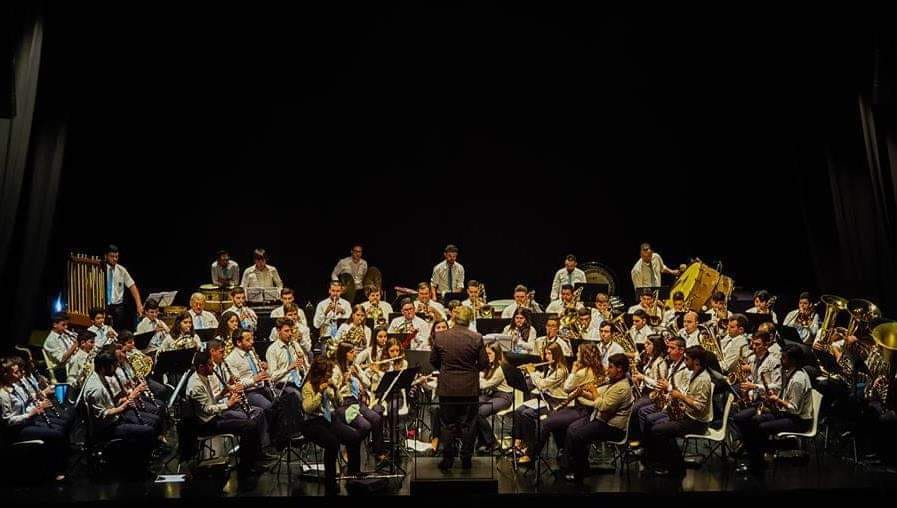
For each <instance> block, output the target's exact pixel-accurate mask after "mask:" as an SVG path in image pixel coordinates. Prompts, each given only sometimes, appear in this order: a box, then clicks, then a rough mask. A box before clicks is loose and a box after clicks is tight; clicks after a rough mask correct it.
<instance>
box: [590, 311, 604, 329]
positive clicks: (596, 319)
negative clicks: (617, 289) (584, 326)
mask: <svg viewBox="0 0 897 508" xmlns="http://www.w3.org/2000/svg"><path fill="white" fill-rule="evenodd" d="M590 310H591V311H592V321H591V325H590V328H591V327H592V326H595V327H597V328H599V329H600V328H601V324H602V323H604V316H602V315H601V311H600V310H598V309H590Z"/></svg>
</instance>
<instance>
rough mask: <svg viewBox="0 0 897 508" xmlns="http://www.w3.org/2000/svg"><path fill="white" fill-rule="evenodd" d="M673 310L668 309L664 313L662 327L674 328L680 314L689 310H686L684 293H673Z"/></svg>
mask: <svg viewBox="0 0 897 508" xmlns="http://www.w3.org/2000/svg"><path fill="white" fill-rule="evenodd" d="M672 298H673V308H672V309H667V310H665V311H664V312H663V322H662V323H661V325H662V326H665V327H667V326H672V325H673V324H674V323H675V322H676V318H677V317H679V314H682V313H684V312H685V311H687V310H688V309H686V308H685V295H684V294H682V291H676V292H675V293H673V297H672Z"/></svg>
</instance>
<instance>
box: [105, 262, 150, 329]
mask: <svg viewBox="0 0 897 508" xmlns="http://www.w3.org/2000/svg"><path fill="white" fill-rule="evenodd" d="M125 289H127V290H128V291H129V292H130V293H131V297H132V298H134V305H135V306H136V307H137V315H138V316H142V315H143V301H142V300H141V299H140V289H138V288H137V284H135V283H134V279H132V278H131V274H130V273H128V270H126V269H125V267H123V266H121V265H120V264H118V247H116V246H115V245H110V246H109V247H107V248H106V312H107V313H108V314H109V316H110V317H111V318H112V325H113V326H114V327H115V328H117V329H119V330H121V329H123V328H129V329H130V328H131V326H132V325H133V323H132V321H131V320H130V319H127V318H126V313H125V301H124V297H125Z"/></svg>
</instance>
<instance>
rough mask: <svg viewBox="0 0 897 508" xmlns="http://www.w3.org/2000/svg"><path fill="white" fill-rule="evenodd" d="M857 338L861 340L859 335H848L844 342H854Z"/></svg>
mask: <svg viewBox="0 0 897 508" xmlns="http://www.w3.org/2000/svg"><path fill="white" fill-rule="evenodd" d="M857 340H859V339H857V336H856V335H848V336H847V338H846V339H844V343H845V344H853V343H854V342H856V341H857Z"/></svg>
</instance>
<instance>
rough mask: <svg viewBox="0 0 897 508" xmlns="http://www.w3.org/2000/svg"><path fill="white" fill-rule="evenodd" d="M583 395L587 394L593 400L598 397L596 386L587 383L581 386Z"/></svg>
mask: <svg viewBox="0 0 897 508" xmlns="http://www.w3.org/2000/svg"><path fill="white" fill-rule="evenodd" d="M582 392H583V395H587V398H588V399H589V400H595V399H596V398H597V397H598V387H597V386H595V385H593V384H589V385H585V386H583V387H582Z"/></svg>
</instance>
